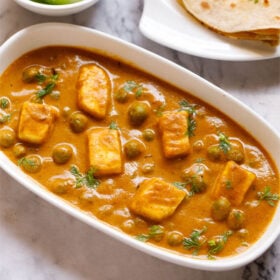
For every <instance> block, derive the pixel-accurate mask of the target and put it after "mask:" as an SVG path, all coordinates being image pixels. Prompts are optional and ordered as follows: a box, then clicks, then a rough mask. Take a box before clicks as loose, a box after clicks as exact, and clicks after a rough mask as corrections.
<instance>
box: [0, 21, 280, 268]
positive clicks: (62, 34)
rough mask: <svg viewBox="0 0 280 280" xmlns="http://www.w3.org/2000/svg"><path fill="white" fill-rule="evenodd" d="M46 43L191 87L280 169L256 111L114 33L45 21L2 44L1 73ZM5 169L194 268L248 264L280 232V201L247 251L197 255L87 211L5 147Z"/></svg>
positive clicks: (63, 205)
mask: <svg viewBox="0 0 280 280" xmlns="http://www.w3.org/2000/svg"><path fill="white" fill-rule="evenodd" d="M46 34H52V36H46ZM44 46H71V47H73V46H76V47H84V48H86V49H88V50H93V51H94V52H97V53H100V54H105V55H106V54H107V55H110V56H111V57H114V58H116V59H120V61H125V62H127V63H128V64H130V65H134V66H136V67H138V68H139V69H140V70H144V71H146V72H148V73H150V74H152V75H154V76H157V77H158V78H160V79H162V80H165V81H172V84H173V85H175V86H177V87H178V88H180V89H182V90H184V89H185V90H188V91H189V92H190V93H191V94H192V95H194V96H196V97H197V98H199V99H201V100H203V101H204V102H206V103H208V104H209V105H211V106H213V107H215V108H216V109H218V110H219V111H221V112H223V113H225V114H226V115H227V116H229V117H230V118H232V119H234V120H235V121H236V122H237V123H240V124H242V126H243V128H244V129H245V130H247V131H248V132H249V133H250V134H251V135H254V138H255V139H256V140H257V141H258V142H260V143H262V146H263V147H264V148H265V150H266V151H267V152H268V153H269V154H270V155H271V156H272V160H274V162H275V164H276V166H277V169H278V172H279V170H280V157H279V154H280V135H279V134H278V133H277V132H276V131H275V130H274V129H273V128H272V127H271V126H270V125H269V124H268V123H267V122H266V121H265V120H264V119H262V118H261V117H259V116H258V115H257V114H256V113H255V112H254V111H253V110H251V109H250V108H249V107H248V106H246V105H245V104H243V103H241V102H240V101H238V100H237V99H235V98H234V97H232V96H231V95H230V94H228V93H226V92H225V91H223V90H222V89H220V88H218V87H216V86H214V85H213V84H211V83H209V82H207V81H206V80H204V79H202V78H200V77H199V76H197V75H195V74H194V73H192V72H190V71H188V70H187V69H185V68H183V67H181V66H179V65H176V64H175V63H173V62H171V61H169V60H167V59H164V58H162V57H160V56H158V55H156V54H153V53H151V52H149V51H147V50H145V49H143V48H140V47H138V46H135V45H133V44H131V43H128V42H125V41H122V40H120V39H118V38H115V37H112V36H110V35H108V34H104V33H102V32H99V31H96V30H92V29H89V28H86V27H81V26H75V25H70V24H63V23H44V24H38V25H34V26H31V27H28V28H26V29H23V30H22V31H19V32H18V33H17V34H15V35H13V36H12V37H11V38H10V39H8V40H7V41H6V42H5V43H4V44H3V45H2V46H1V47H0V61H1V63H0V75H1V73H2V72H3V71H4V70H5V69H6V68H7V67H8V66H9V65H10V64H11V63H12V62H14V61H15V60H16V59H17V58H19V57H20V56H22V55H23V54H25V53H26V52H29V51H31V50H34V49H38V48H41V47H44ZM0 168H2V169H3V170H5V171H6V173H7V174H9V175H10V176H12V177H13V178H14V179H16V180H17V181H18V182H19V183H21V184H22V185H23V186H24V187H26V188H27V189H29V190H30V191H32V192H34V193H36V194H37V195H38V196H40V197H42V198H43V199H45V200H46V201H48V202H50V203H51V204H53V205H55V206H57V207H58V208H60V209H62V210H63V211H65V212H66V213H69V214H70V215H72V216H74V217H76V218H78V219H79V220H81V221H83V222H85V223H87V224H88V225H90V226H92V227H94V228H96V229H98V230H100V231H101V232H103V233H105V234H107V235H109V236H112V237H113V238H116V239H118V240H120V241H122V242H124V243H126V244H128V245H130V246H132V247H134V248H136V249H138V250H141V251H143V252H145V253H147V254H150V255H153V256H155V257H158V258H160V259H163V260H166V261H169V262H172V263H176V264H179V265H182V266H186V267H190V268H193V269H203V270H212V271H222V270H230V269H234V268H237V267H240V266H244V265H246V264H247V263H249V262H251V261H253V260H255V259H256V258H257V257H259V256H260V255H261V254H263V253H264V252H265V250H267V249H268V248H269V246H270V245H271V244H272V243H273V242H274V241H275V240H276V238H277V237H278V236H279V234H280V223H279V220H280V204H278V206H277V209H276V213H275V215H274V217H273V219H272V221H271V222H270V224H269V225H268V227H267V228H266V229H265V231H264V232H263V234H262V236H261V237H260V239H259V240H258V241H257V242H256V243H255V244H253V245H252V246H251V247H249V248H248V249H247V250H246V251H244V252H242V253H240V254H238V255H234V256H230V257H226V258H221V259H217V260H215V261H212V260H207V259H206V260H204V259H195V258H191V257H188V256H184V255H180V254H176V253H172V252H171V251H167V250H165V249H162V248H160V247H157V246H152V245H150V244H148V243H143V242H140V241H138V240H136V239H135V238H133V237H131V236H129V235H127V234H125V233H123V232H121V231H119V230H117V229H116V228H114V227H111V226H109V225H108V224H105V223H104V222H102V221H100V220H98V219H97V218H93V217H92V216H89V215H87V214H86V213H85V212H83V211H81V210H79V209H78V208H76V207H75V206H73V205H70V204H69V203H67V202H66V201H65V200H62V199H61V198H60V197H58V196H56V195H55V194H53V193H51V192H50V191H48V190H47V189H46V188H44V187H42V186H41V185H40V184H39V183H38V182H36V181H35V180H33V179H32V178H31V177H30V176H28V175H27V174H25V173H23V171H21V169H20V168H19V167H18V166H17V165H16V164H14V163H13V162H11V161H10V160H9V159H8V158H7V157H6V156H5V154H4V153H3V152H0ZM256 222H257V221H256ZM127 261H129V260H127Z"/></svg>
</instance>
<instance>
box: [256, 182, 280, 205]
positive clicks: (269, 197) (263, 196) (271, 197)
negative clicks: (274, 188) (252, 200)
mask: <svg viewBox="0 0 280 280" xmlns="http://www.w3.org/2000/svg"><path fill="white" fill-rule="evenodd" d="M257 196H258V199H259V200H265V201H266V202H267V203H268V204H269V205H270V206H275V203H274V201H277V200H279V199H280V195H279V194H277V193H271V191H270V187H268V186H267V187H265V188H264V190H263V191H262V192H258V193H257Z"/></svg>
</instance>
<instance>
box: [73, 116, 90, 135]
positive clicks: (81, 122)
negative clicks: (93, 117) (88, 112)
mask: <svg viewBox="0 0 280 280" xmlns="http://www.w3.org/2000/svg"><path fill="white" fill-rule="evenodd" d="M69 122H70V127H71V129H72V130H73V131H74V132H75V133H80V132H83V131H84V130H85V129H86V127H87V124H88V118H87V116H85V115H84V114H83V113H80V112H74V113H72V114H71V116H70V120H69Z"/></svg>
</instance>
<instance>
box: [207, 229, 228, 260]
mask: <svg viewBox="0 0 280 280" xmlns="http://www.w3.org/2000/svg"><path fill="white" fill-rule="evenodd" d="M231 235H232V231H231V230H228V231H226V232H225V233H223V234H222V235H218V236H216V237H215V238H213V239H211V240H209V241H208V247H209V250H208V258H210V259H213V255H216V254H218V253H219V252H220V251H222V250H223V249H224V247H225V245H226V242H227V241H228V238H229V237H230V236H231Z"/></svg>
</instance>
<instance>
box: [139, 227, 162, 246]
mask: <svg viewBox="0 0 280 280" xmlns="http://www.w3.org/2000/svg"><path fill="white" fill-rule="evenodd" d="M163 235H164V228H163V227H162V226H160V225H152V226H150V227H149V231H148V233H147V234H139V235H137V236H136V239H137V240H139V241H142V242H147V241H148V240H150V239H154V240H156V241H159V240H161V239H162V237H163Z"/></svg>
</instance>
